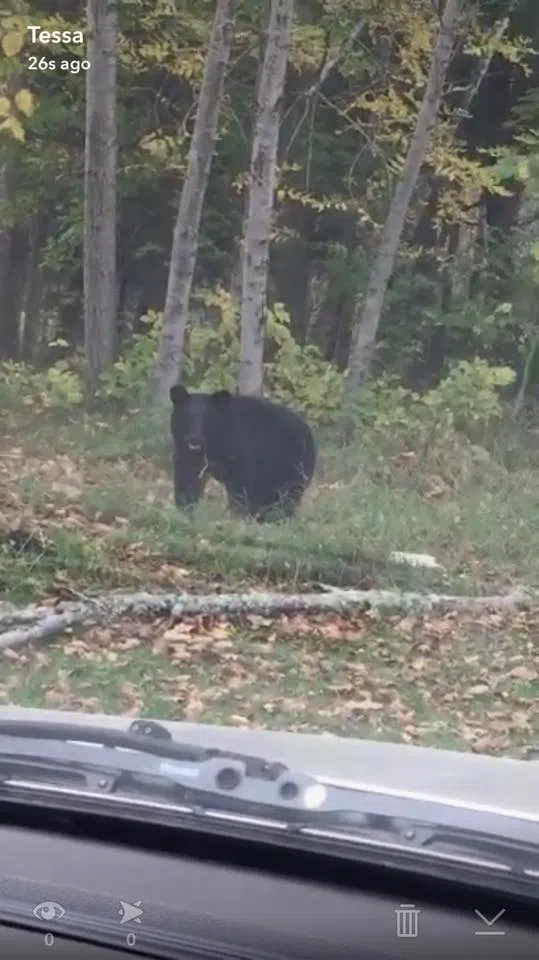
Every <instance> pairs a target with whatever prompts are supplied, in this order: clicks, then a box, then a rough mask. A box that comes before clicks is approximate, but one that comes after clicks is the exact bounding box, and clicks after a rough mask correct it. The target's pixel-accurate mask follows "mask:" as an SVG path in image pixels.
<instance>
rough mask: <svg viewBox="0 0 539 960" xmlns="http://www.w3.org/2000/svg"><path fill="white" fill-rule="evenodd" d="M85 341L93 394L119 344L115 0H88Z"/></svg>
mask: <svg viewBox="0 0 539 960" xmlns="http://www.w3.org/2000/svg"><path fill="white" fill-rule="evenodd" d="M87 19H88V60H89V61H90V64H91V66H90V69H89V70H88V72H87V75H86V139H85V154H84V201H85V209H84V345H85V351H86V363H87V379H88V390H89V393H90V396H93V395H94V394H95V392H96V390H97V388H98V386H99V381H100V377H101V375H102V374H103V373H105V372H106V371H107V370H109V369H110V367H111V366H112V364H113V363H114V359H115V350H116V305H117V295H116V153H117V137H116V44H117V32H118V17H117V8H116V0H88V7H87Z"/></svg>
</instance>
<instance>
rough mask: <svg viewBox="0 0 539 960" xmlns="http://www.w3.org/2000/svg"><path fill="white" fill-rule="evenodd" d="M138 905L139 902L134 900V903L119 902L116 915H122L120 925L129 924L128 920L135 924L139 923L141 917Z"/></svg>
mask: <svg viewBox="0 0 539 960" xmlns="http://www.w3.org/2000/svg"><path fill="white" fill-rule="evenodd" d="M140 904H141V901H140V900H135V902H134V903H126V901H125V900H120V909H119V910H118V913H120V914H122V919H121V920H120V923H129V921H130V920H134V921H135V923H140V922H141V920H140V918H141V916H142V910H141V909H140Z"/></svg>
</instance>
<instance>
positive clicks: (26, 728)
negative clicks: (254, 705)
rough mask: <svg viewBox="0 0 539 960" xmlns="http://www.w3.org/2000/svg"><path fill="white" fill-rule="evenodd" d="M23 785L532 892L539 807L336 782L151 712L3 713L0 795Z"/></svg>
mask: <svg viewBox="0 0 539 960" xmlns="http://www.w3.org/2000/svg"><path fill="white" fill-rule="evenodd" d="M20 790H22V791H23V795H24V798H28V796H30V797H31V796H32V794H33V795H34V796H36V797H38V796H39V797H43V796H47V795H49V796H55V795H56V796H58V794H61V795H63V796H64V797H69V799H70V801H73V800H77V799H79V800H84V799H86V800H94V801H95V799H96V798H99V799H100V800H101V801H102V802H103V804H107V802H108V804H111V803H114V804H115V805H116V804H120V805H123V806H124V807H127V806H128V805H129V804H130V803H131V804H133V803H135V804H136V805H137V806H138V809H140V808H141V807H143V808H146V809H147V810H149V811H151V810H157V811H160V812H161V813H167V814H168V815H169V816H170V814H172V815H173V817H174V820H175V822H179V820H178V818H181V817H185V816H188V817H194V818H195V820H196V821H198V822H199V823H204V822H206V823H209V822H212V823H214V824H215V823H218V822H219V821H223V820H226V821H227V823H228V824H236V826H239V827H243V828H253V827H254V828H257V827H258V828H262V829H266V830H267V829H269V830H274V831H278V832H280V833H281V834H285V835H286V834H288V835H290V834H293V835H294V836H295V838H296V840H297V839H298V838H304V839H305V840H307V838H308V840H309V843H310V844H311V845H312V844H313V843H314V844H322V845H324V846H326V848H327V844H328V842H329V843H330V845H331V850H336V849H337V848H338V849H339V852H343V850H344V851H346V852H347V854H348V855H350V853H351V852H352V853H353V851H355V855H356V856H358V855H359V854H365V853H366V852H367V853H369V852H371V853H377V854H378V855H379V856H380V855H381V856H382V857H385V858H386V861H387V860H391V862H392V863H393V864H394V865H395V861H396V860H397V861H398V860H399V859H400V860H402V861H403V862H406V863H408V865H409V864H410V862H413V863H416V864H417V862H418V861H422V862H424V863H429V864H430V865H431V869H432V864H433V863H437V864H439V865H440V864H445V865H448V864H449V865H453V866H455V867H459V866H460V867H461V868H464V869H467V870H468V871H483V872H486V873H487V874H488V875H491V876H492V875H500V876H503V875H505V876H509V877H511V878H512V879H516V880H518V881H519V882H521V883H525V884H526V885H528V884H529V885H532V886H533V888H535V891H536V890H537V882H538V880H539V830H538V826H539V818H532V817H530V816H524V815H522V816H517V815H508V814H506V813H504V812H503V811H499V810H496V809H491V808H474V807H463V806H456V805H452V804H451V803H450V802H444V801H442V800H436V799H433V798H429V797H417V796H414V795H404V794H398V793H396V792H385V791H384V792H380V791H376V790H374V789H372V788H367V787H363V788H360V787H355V786H342V785H340V784H335V783H332V782H331V781H330V780H325V779H321V778H318V777H313V776H310V775H309V774H307V773H304V772H303V771H292V770H289V769H288V768H287V767H286V766H285V764H282V763H273V762H271V763H268V762H267V761H266V760H265V759H264V758H263V757H256V756H251V755H248V754H242V753H235V752H232V751H228V750H218V749H213V748H210V749H206V748H202V747H197V746H194V745H193V744H189V743H181V742H179V741H176V740H174V739H173V738H172V736H171V734H170V733H169V731H168V730H166V728H165V727H163V726H161V725H160V724H158V723H155V722H153V721H146V720H136V721H135V722H134V723H132V724H131V727H130V728H129V731H128V732H123V731H119V730H110V729H106V728H100V727H86V726H78V725H76V724H67V723H60V724H59V723H45V724H42V723H36V722H32V721H12V722H10V721H0V801H6V800H7V801H9V800H10V797H11V798H13V797H14V796H15V795H16V794H17V792H18V791H20ZM19 801H20V797H19ZM100 809H101V805H100Z"/></svg>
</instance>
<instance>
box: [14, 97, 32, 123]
mask: <svg viewBox="0 0 539 960" xmlns="http://www.w3.org/2000/svg"><path fill="white" fill-rule="evenodd" d="M15 103H16V105H17V107H18V109H19V110H20V111H21V113H24V114H25V116H27V117H29V116H30V114H32V113H33V112H34V98H33V96H32V94H31V93H30V91H29V90H19V92H18V93H17V95H16V96H15Z"/></svg>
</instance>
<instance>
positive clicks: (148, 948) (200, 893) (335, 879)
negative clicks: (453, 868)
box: [0, 817, 539, 960]
mask: <svg viewBox="0 0 539 960" xmlns="http://www.w3.org/2000/svg"><path fill="white" fill-rule="evenodd" d="M0 822H2V823H3V824H4V825H2V826H0V849H1V853H2V884H1V896H0V949H1V950H2V953H3V955H4V956H15V957H19V956H23V955H24V956H36V957H47V958H51V960H52V958H54V957H67V954H68V953H69V955H70V956H73V955H74V951H76V955H77V957H80V958H81V960H120V958H123V957H124V956H125V957H129V958H133V957H135V956H142V957H152V958H153V957H171V958H172V957H175V958H184V957H185V958H187V957H189V958H194V957H207V958H214V957H220V958H235V960H240V958H241V960H250V958H253V960H254V958H267V960H270V958H273V960H276V958H281V960H338V958H339V957H341V956H351V957H357V958H362V960H363V958H365V960H382V958H387V960H389V958H391V960H412V958H413V960H415V958H423V957H425V958H429V960H431V958H433V957H434V956H436V957H437V956H439V955H441V956H442V957H443V956H447V957H455V956H458V957H460V956H462V957H470V958H475V957H477V958H483V957H484V958H485V960H486V958H487V957H488V958H496V957H507V956H513V955H514V956H518V957H520V956H522V957H530V958H532V957H534V958H535V957H537V956H538V954H539V909H538V907H539V900H538V902H537V904H536V907H535V910H534V909H533V905H532V906H530V905H529V904H528V905H527V906H524V907H523V905H522V904H519V903H518V901H516V900H515V899H514V898H513V897H508V896H505V897H504V896H500V897H498V896H494V895H490V894H489V895H488V896H486V895H485V893H484V892H483V893H481V894H479V893H477V892H474V891H473V890H472V889H471V888H470V889H469V890H466V891H462V890H460V892H459V893H458V895H456V894H454V892H453V893H451V894H450V893H447V892H444V891H443V890H442V889H441V888H440V890H438V889H437V885H436V882H434V881H430V882H426V881H425V880H421V879H418V878H414V877H413V876H412V875H411V874H407V875H406V876H404V875H401V876H400V878H399V879H396V877H395V876H394V875H393V877H392V879H391V880H388V879H387V878H386V880H385V881H384V882H382V880H381V879H380V878H381V875H380V874H379V873H376V872H375V871H374V872H373V870H372V869H371V868H370V867H363V866H360V865H357V864H352V865H351V864H349V863H348V864H347V863H342V864H341V865H339V864H338V863H337V862H336V861H333V862H332V863H330V861H329V860H328V862H327V865H326V864H324V862H323V861H321V858H319V860H318V867H317V869H316V870H315V869H314V868H313V864H312V863H311V864H309V863H308V862H307V860H305V861H302V857H301V855H299V856H297V857H296V858H295V861H294V862H295V866H294V867H292V863H293V860H292V857H291V854H290V852H288V853H287V854H286V856H284V857H283V856H281V852H280V851H279V850H278V849H277V848H276V847H273V848H270V847H267V848H266V850H265V852H264V851H263V850H262V848H260V849H258V850H257V851H254V852H253V851H251V858H250V861H249V858H246V857H245V856H243V857H241V856H238V857H236V858H235V862H234V858H233V857H229V862H225V857H224V856H223V852H222V850H221V851H218V850H217V847H218V846H219V845H218V844H217V843H215V844H213V843H212V842H211V838H210V841H208V838H206V839H205V841H204V842H203V841H200V843H199V846H198V848H197V845H196V844H194V843H191V845H190V848H189V849H188V850H185V851H183V852H181V851H180V852H179V851H178V850H177V849H175V850H173V851H169V852H167V851H166V849H160V850H159V849H155V848H154V849H152V848H151V845H150V844H148V843H146V842H141V844H140V845H139V846H137V847H136V848H135V847H133V845H131V846H128V845H127V843H126V842H125V839H123V838H122V831H123V826H122V824H119V825H117V836H116V838H115V837H114V836H111V835H110V831H109V835H108V836H107V837H106V839H96V836H91V837H86V838H85V837H82V836H80V835H73V831H70V830H69V829H68V826H69V825H68V823H67V821H66V823H65V824H62V818H61V817H60V818H52V819H51V822H50V824H49V826H48V828H46V832H45V831H44V830H43V829H41V830H36V829H35V828H32V827H27V826H24V827H23V826H8V825H6V823H5V820H3V819H2V820H1V821H0ZM139 829H140V831H141V840H142V834H143V832H145V831H146V826H145V825H143V824H142V825H140V827H139ZM62 830H64V833H63V835H62ZM176 832H177V831H176ZM388 875H389V871H388ZM538 886H539V881H538ZM43 907H44V909H43ZM62 911H63V912H62Z"/></svg>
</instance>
